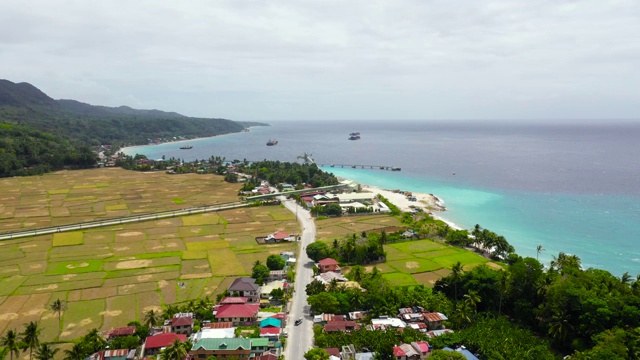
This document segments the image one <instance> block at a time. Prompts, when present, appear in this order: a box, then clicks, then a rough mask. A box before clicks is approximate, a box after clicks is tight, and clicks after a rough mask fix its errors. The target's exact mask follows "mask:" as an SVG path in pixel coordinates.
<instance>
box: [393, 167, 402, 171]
mask: <svg viewBox="0 0 640 360" xmlns="http://www.w3.org/2000/svg"><path fill="white" fill-rule="evenodd" d="M400 170H401V169H400V168H399V167H394V168H391V171H400Z"/></svg>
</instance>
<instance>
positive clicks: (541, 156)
mask: <svg viewBox="0 0 640 360" xmlns="http://www.w3.org/2000/svg"><path fill="white" fill-rule="evenodd" d="M270 124H271V126H269V127H253V128H251V131H250V132H246V133H238V134H229V135H224V136H218V137H213V138H203V139H197V140H190V141H188V142H187V143H188V144H189V145H192V146H193V148H192V149H191V150H180V149H179V147H180V146H182V145H183V144H184V143H165V144H160V145H149V146H140V147H131V148H127V149H126V151H125V153H127V154H129V155H135V154H136V153H141V154H145V155H146V156H147V157H149V158H152V159H159V158H161V157H162V156H163V155H164V156H166V157H167V158H169V157H176V158H181V159H184V160H187V161H190V160H194V159H207V158H209V157H210V156H212V155H215V156H224V157H226V159H227V160H234V159H238V160H244V159H247V160H250V161H255V160H262V159H268V160H281V161H299V160H298V158H297V157H298V156H299V155H302V154H304V153H307V154H312V156H313V158H314V159H315V161H316V163H318V164H324V165H325V166H323V169H324V170H326V171H330V172H333V173H334V174H335V175H337V176H341V177H346V178H350V179H353V180H356V181H359V182H362V183H365V184H370V185H375V186H379V187H383V188H388V189H402V190H409V191H414V192H425V193H432V194H434V195H436V196H438V197H439V198H441V199H442V200H443V201H444V204H445V206H446V207H447V209H448V210H447V211H445V212H443V213H442V214H441V216H442V217H443V218H445V219H447V220H449V221H451V222H453V223H455V224H456V225H457V226H459V227H461V228H466V229H471V228H472V227H473V226H474V225H475V224H480V225H481V226H482V227H484V228H487V229H490V230H492V231H494V232H497V233H499V234H501V235H503V236H505V237H506V238H507V240H508V241H509V242H510V243H511V244H512V245H513V246H514V247H515V248H516V251H517V252H518V254H520V255H522V256H532V257H535V256H536V247H537V245H542V247H543V249H544V250H543V251H542V252H541V254H540V261H542V262H544V263H546V264H548V262H549V261H550V260H551V259H552V256H554V255H556V256H557V254H558V253H559V252H565V253H570V254H575V255H577V256H579V257H580V258H581V260H582V265H583V266H584V267H585V268H586V267H596V268H602V269H606V270H609V271H611V272H612V273H613V274H615V275H621V274H622V273H624V272H629V273H630V274H631V275H636V274H637V273H640V247H638V246H637V245H636V243H637V242H638V237H639V235H638V234H640V186H639V185H640V184H639V180H640V156H639V155H640V154H639V153H640V142H638V140H637V139H640V124H633V123H613V124H612V123H605V122H603V123H599V124H596V123H589V124H566V123H565V124H533V123H528V124H523V123H507V122H437V121H393V122H392V121H282V122H270ZM351 132H360V133H361V139H360V140H355V141H350V140H348V136H349V133H351ZM269 139H277V140H278V142H279V143H278V145H276V146H270V147H267V146H266V142H267V141H268V140H269ZM329 164H349V165H350V164H358V165H374V166H376V167H375V168H373V169H370V168H365V169H362V168H356V169H354V168H351V167H350V166H346V167H344V168H341V167H339V166H334V167H330V166H329ZM379 166H390V167H399V168H401V169H402V170H401V171H388V170H380V169H379Z"/></svg>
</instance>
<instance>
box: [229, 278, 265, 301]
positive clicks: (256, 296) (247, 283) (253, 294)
mask: <svg viewBox="0 0 640 360" xmlns="http://www.w3.org/2000/svg"><path fill="white" fill-rule="evenodd" d="M229 292H231V293H232V294H234V293H238V294H239V295H240V296H241V297H246V298H247V300H248V302H249V303H258V302H260V286H259V285H258V284H256V280H255V279H253V278H250V277H246V276H245V277H240V278H236V279H235V280H234V281H233V283H232V284H231V286H229Z"/></svg>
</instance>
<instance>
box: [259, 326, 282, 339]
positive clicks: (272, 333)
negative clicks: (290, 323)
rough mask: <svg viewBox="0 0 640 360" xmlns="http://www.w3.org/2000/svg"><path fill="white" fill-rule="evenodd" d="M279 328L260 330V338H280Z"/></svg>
mask: <svg viewBox="0 0 640 360" xmlns="http://www.w3.org/2000/svg"><path fill="white" fill-rule="evenodd" d="M280 331H281V329H280V328H275V327H265V328H261V329H260V337H261V338H262V337H264V338H269V339H274V340H275V339H277V338H278V337H279V336H280Z"/></svg>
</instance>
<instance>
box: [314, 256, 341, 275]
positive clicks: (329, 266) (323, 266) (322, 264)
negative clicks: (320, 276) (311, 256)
mask: <svg viewBox="0 0 640 360" xmlns="http://www.w3.org/2000/svg"><path fill="white" fill-rule="evenodd" d="M318 269H319V270H320V272H321V273H324V272H327V271H333V272H340V266H339V265H338V262H337V261H335V260H334V259H332V258H325V259H322V260H320V261H318Z"/></svg>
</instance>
